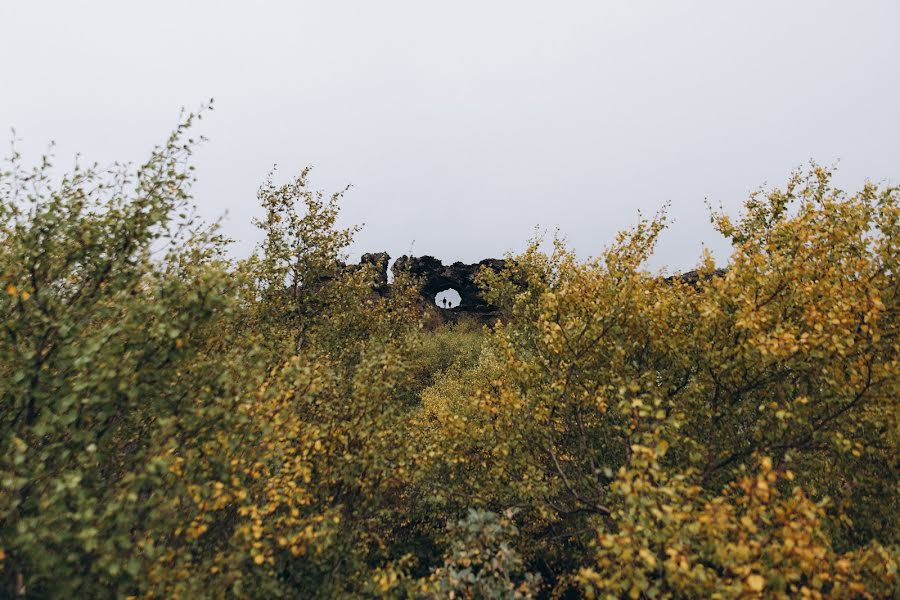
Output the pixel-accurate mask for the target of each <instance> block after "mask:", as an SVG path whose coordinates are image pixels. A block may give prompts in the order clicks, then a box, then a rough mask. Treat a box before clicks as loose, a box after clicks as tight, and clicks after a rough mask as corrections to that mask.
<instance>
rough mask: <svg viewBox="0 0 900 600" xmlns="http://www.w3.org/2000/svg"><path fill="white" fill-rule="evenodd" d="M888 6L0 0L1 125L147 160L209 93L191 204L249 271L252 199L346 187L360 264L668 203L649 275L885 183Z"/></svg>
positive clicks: (512, 241) (69, 146)
mask: <svg viewBox="0 0 900 600" xmlns="http://www.w3.org/2000/svg"><path fill="white" fill-rule="evenodd" d="M898 31H900V2H898V1H897V0H882V1H875V0H853V1H851V0H846V1H836V0H833V1H828V0H810V1H800V0H791V1H787V0H782V1H760V0H754V1H727V2H726V1H722V0H713V1H689V0H681V1H675V0H665V1H663V0H659V1H655V2H650V1H638V0H628V1H624V0H623V1H621V2H604V1H600V0H595V1H582V2H574V1H571V2H570V1H564V0H552V1H551V0H545V1H543V2H533V1H524V0H517V1H499V0H490V1H488V0H481V1H468V0H457V1H455V2H436V1H427V0H409V1H406V0H404V1H389V0H383V1H378V2H376V1H372V0H359V1H355V2H350V1H341V0H321V1H317V2H311V1H292V2H276V1H257V2H249V1H248V2H234V1H227V0H216V1H211V0H210V1H196V0H195V1H185V0H182V1H177V2H176V1H169V0H166V1H160V0H155V1H153V2H150V1H145V2H137V1H128V2H125V1H122V0H116V1H113V0H109V1H99V0H95V1H74V0H65V1H55V2H51V1H43V0H27V1H26V0H0V56H2V62H0V66H2V79H0V127H3V128H6V127H10V126H15V127H16V129H17V131H18V135H19V137H21V138H23V139H24V141H25V143H24V145H23V147H24V149H25V150H26V151H27V153H28V155H29V156H32V157H35V156H36V155H37V154H38V153H39V152H40V150H41V149H42V148H43V147H44V145H45V143H46V142H47V141H48V140H51V139H52V140H56V142H57V155H58V157H59V160H58V163H59V164H60V165H67V164H69V162H70V161H69V158H70V157H71V155H73V154H74V153H75V152H81V153H82V154H83V155H84V156H85V157H86V158H90V159H96V160H99V161H101V162H108V161H112V160H116V159H126V160H140V159H141V158H143V157H144V156H145V155H146V154H147V151H148V150H149V148H150V147H151V146H152V145H153V144H154V143H156V142H158V141H161V140H162V139H163V137H164V136H165V135H166V133H167V132H168V131H169V130H170V128H171V126H172V125H173V124H174V123H175V121H176V118H177V115H178V110H179V108H180V107H181V106H186V107H189V108H191V107H195V106H198V105H199V104H200V103H201V102H203V101H204V100H205V99H207V98H210V97H214V98H215V100H216V109H215V111H214V112H213V113H211V114H210V115H208V117H207V118H206V119H205V120H204V121H203V124H202V127H201V129H200V131H201V132H202V133H204V134H205V135H207V136H208V137H209V138H210V141H209V143H208V144H206V145H205V146H204V147H203V148H202V149H201V150H200V152H199V154H198V156H197V161H196V165H197V167H198V171H199V177H200V181H199V184H198V185H197V187H196V194H197V202H198V204H199V205H200V207H201V210H202V212H203V214H204V215H205V216H207V217H208V218H215V217H216V216H219V215H222V214H223V213H225V212H227V213H228V214H227V217H226V220H225V228H224V229H225V232H226V233H227V234H228V235H230V236H232V237H235V238H238V239H239V240H240V242H239V243H238V244H237V245H236V246H235V253H236V254H237V255H245V254H247V253H248V252H249V251H250V249H251V248H252V246H253V244H254V243H255V242H256V241H257V239H258V236H257V233H256V231H255V229H254V228H253V227H252V226H251V225H250V219H251V218H252V217H253V216H254V215H256V214H258V210H257V207H256V200H255V192H256V189H257V187H258V185H259V184H260V182H261V181H262V180H263V178H264V177H265V175H266V173H267V172H268V171H269V169H270V168H271V167H272V165H273V164H274V163H277V164H278V165H279V173H280V174H279V178H280V179H285V178H287V177H288V176H289V175H290V174H292V173H293V172H295V171H298V170H299V169H300V168H302V167H303V166H304V165H307V164H313V165H314V166H315V170H314V172H313V183H314V184H315V185H316V186H318V187H323V188H325V189H328V190H334V189H337V188H339V187H341V186H343V185H344V184H348V183H349V184H352V185H353V186H354V187H353V189H352V190H351V191H350V193H349V194H348V195H347V197H346V200H345V202H344V220H345V222H347V223H361V222H364V223H365V225H366V226H365V229H364V230H363V232H362V233H361V234H360V235H359V237H358V238H357V239H358V241H357V243H356V245H355V247H354V253H355V254H357V255H358V254H359V253H361V252H364V251H377V250H387V251H388V252H390V253H391V255H392V256H394V257H397V256H399V255H400V254H403V253H406V252H408V251H409V250H410V248H412V251H413V252H414V253H415V254H433V255H435V256H437V257H439V258H441V259H443V260H445V262H446V261H453V260H457V259H459V260H464V261H467V262H468V261H475V260H479V259H481V258H484V257H487V256H497V255H501V254H502V253H503V252H504V251H506V250H519V249H521V248H522V247H523V245H524V243H525V241H526V240H527V239H528V237H529V236H530V235H531V234H532V232H533V231H534V227H535V226H536V225H539V226H541V227H543V228H548V229H551V230H552V229H553V228H555V227H559V228H560V230H561V231H562V233H563V234H565V236H566V237H567V238H568V240H569V241H570V242H571V243H572V245H573V246H574V247H575V248H576V249H577V250H578V251H579V252H580V253H581V254H583V255H590V254H594V253H596V252H597V251H598V250H599V249H600V248H601V247H602V246H603V245H604V244H606V243H607V242H608V241H609V240H610V239H611V238H612V236H613V235H614V233H615V232H616V231H617V230H618V229H621V228H623V227H627V226H628V225H629V224H631V223H633V222H634V221H635V218H636V215H637V211H638V210H639V209H640V210H642V211H643V212H644V213H645V214H647V213H652V212H654V211H655V210H656V209H657V208H658V207H660V206H661V205H662V204H664V203H665V202H667V201H671V203H672V207H671V211H670V213H671V216H672V217H673V218H674V219H675V223H674V225H673V226H672V228H671V229H670V231H669V232H668V233H667V234H666V236H665V238H664V239H663V241H662V243H661V245H660V248H659V254H658V257H657V258H656V259H655V260H654V263H653V266H654V267H659V266H662V265H670V267H671V269H672V270H680V269H683V268H688V267H690V266H691V265H693V264H695V263H696V261H697V258H698V256H699V253H700V250H701V243H702V242H706V244H707V246H708V247H710V248H711V249H712V250H713V251H714V252H715V254H716V256H717V258H718V259H720V260H724V259H725V258H726V251H725V250H726V249H725V246H724V245H723V242H722V241H721V240H720V239H718V238H717V237H716V236H715V235H714V234H713V232H712V230H711V228H710V225H709V220H708V216H707V211H706V207H705V205H704V200H705V199H707V198H708V199H709V200H710V201H712V202H713V203H714V204H719V203H722V204H724V205H725V206H726V207H730V208H732V209H733V208H736V207H737V206H738V205H739V204H740V202H741V201H742V200H743V198H744V197H745V196H746V195H747V193H748V192H749V191H750V190H752V189H755V188H757V187H759V186H760V185H763V184H766V183H768V184H780V183H781V182H783V181H784V180H785V179H786V178H787V176H788V174H789V172H790V171H791V170H792V169H793V168H795V167H798V166H801V165H803V164H805V163H807V162H808V161H809V160H810V159H815V160H817V161H819V162H821V163H825V164H833V163H835V162H836V161H839V176H838V182H839V183H840V184H841V185H843V186H845V187H847V188H856V187H858V186H859V185H860V184H861V183H862V182H863V181H864V180H865V179H866V178H868V179H872V180H876V181H892V182H894V183H896V182H898V180H900V34H898Z"/></svg>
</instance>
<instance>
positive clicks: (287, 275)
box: [0, 117, 900, 599]
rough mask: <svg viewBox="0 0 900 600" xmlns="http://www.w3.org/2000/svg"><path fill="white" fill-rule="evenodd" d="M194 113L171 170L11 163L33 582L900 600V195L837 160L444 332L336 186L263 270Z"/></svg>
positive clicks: (3, 189) (8, 408) (22, 553)
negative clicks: (202, 204)
mask: <svg viewBox="0 0 900 600" xmlns="http://www.w3.org/2000/svg"><path fill="white" fill-rule="evenodd" d="M192 119H193V117H191V118H188V119H187V120H186V121H185V122H184V123H183V124H182V125H181V126H180V127H179V128H178V129H177V130H176V131H175V132H174V133H173V135H172V136H171V137H170V138H169V139H168V140H167V142H166V143H165V144H163V145H162V146H161V147H160V148H158V149H157V150H156V151H154V152H153V154H152V155H151V156H150V158H149V159H148V160H147V162H146V163H145V164H143V165H140V166H115V167H113V168H110V169H101V168H99V167H96V166H92V167H88V168H85V167H77V168H75V169H73V170H72V171H71V172H70V173H68V174H67V175H65V176H63V177H57V176H55V175H54V174H53V172H52V170H51V166H50V165H49V163H48V162H46V161H45V162H43V163H42V164H38V165H37V166H35V167H34V168H26V167H25V166H24V165H23V164H22V160H21V159H20V158H19V157H18V155H16V154H15V153H13V155H12V156H11V157H10V159H9V160H8V162H7V163H6V166H5V167H4V170H3V172H2V174H0V279H2V287H3V289H2V294H0V296H2V298H0V324H2V327H0V398H2V411H0V446H2V451H0V596H2V597H24V598H57V597H76V598H81V597H84V598H104V597H148V598H151V597H152V598H155V597H165V598H168V597H178V598H203V597H210V598H225V597H235V598H273V597H287V598H307V597H321V598H332V597H382V596H387V597H396V598H545V597H546V598H549V597H566V598H569V597H589V598H635V599H638V598H707V597H718V598H752V597H761V598H892V597H897V596H898V594H900V583H898V577H897V562H898V559H900V551H898V549H900V545H898V544H900V528H898V521H897V515H898V514H900V500H898V498H900V479H898V466H900V465H898V457H900V450H898V442H900V411H898V398H900V362H898V361H900V337H898V334H900V331H898V327H900V323H898V320H897V317H898V311H900V298H898V291H900V288H898V280H897V265H898V248H900V244H898V240H900V204H898V200H900V189H898V188H893V187H884V186H881V187H879V186H875V185H866V186H865V187H864V188H863V189H862V190H860V191H858V192H857V193H855V194H848V193H845V192H842V191H840V190H838V189H835V188H834V187H833V185H832V183H831V173H830V172H828V171H827V170H826V169H823V168H821V167H818V166H812V167H810V168H809V169H808V171H805V172H798V173H795V174H794V175H792V176H791V177H790V179H789V180H788V183H787V185H786V186H784V187H782V188H778V189H772V190H765V191H760V192H759V193H757V194H754V195H753V196H751V198H750V199H748V200H747V202H746V203H745V205H744V209H743V211H742V212H741V214H739V215H726V214H723V213H718V212H713V214H712V219H713V223H714V225H715V227H716V229H717V230H718V231H719V232H720V233H721V234H722V235H724V236H725V237H726V238H728V239H729V241H730V242H731V244H732V253H731V255H730V257H729V258H728V260H727V262H726V263H722V264H716V263H715V262H714V261H713V259H712V258H711V257H710V256H703V257H700V260H699V262H698V264H697V273H696V277H692V278H680V277H666V276H665V274H661V273H653V272H650V271H649V270H648V269H647V267H646V263H647V259H648V258H649V257H650V256H651V255H652V253H653V250H654V246H655V243H656V241H657V239H658V238H659V236H660V235H662V234H663V233H664V231H665V226H666V218H665V214H664V212H663V213H660V214H659V215H657V216H656V217H654V218H652V219H648V220H643V221H640V222H638V223H637V224H636V225H635V226H634V227H633V228H632V229H630V230H628V231H625V232H623V233H621V234H620V235H619V236H618V237H617V238H616V239H615V240H613V241H612V243H611V244H610V245H609V246H608V247H607V248H605V249H603V250H602V251H601V252H600V253H599V254H598V255H597V256H596V257H595V258H591V259H588V260H583V259H581V258H579V257H578V256H576V255H575V254H574V253H573V252H572V251H570V250H569V249H567V248H566V246H565V244H563V243H562V242H559V241H556V242H553V243H552V245H551V246H552V247H551V248H550V249H549V251H546V250H544V248H545V244H542V243H541V241H540V240H538V241H535V242H534V243H533V244H531V245H530V246H529V248H528V249H527V250H526V251H525V252H524V253H522V254H520V255H518V256H511V257H509V260H508V261H507V267H506V269H505V270H504V271H503V272H500V273H495V272H494V271H490V270H486V271H484V272H483V273H482V274H481V276H480V285H481V286H482V289H483V290H484V292H483V293H484V296H485V298H487V299H488V300H489V301H490V302H491V303H492V304H494V305H496V306H498V307H499V308H500V311H501V314H502V317H501V318H500V320H499V321H497V323H496V324H494V325H493V326H491V327H485V328H484V329H482V328H480V327H478V326H473V325H471V324H468V325H466V324H459V325H455V326H440V327H436V326H433V322H434V319H433V318H432V319H430V318H429V317H428V315H427V309H426V308H424V307H423V306H422V303H421V301H420V299H419V295H418V293H417V287H416V286H417V282H416V281H415V280H414V279H412V278H409V277H404V276H402V275H400V276H398V277H397V278H396V279H395V281H394V282H393V284H392V287H391V293H390V294H389V295H387V296H382V295H378V294H374V293H373V292H372V280H373V279H372V278H373V275H374V274H373V273H370V272H368V271H366V270H365V269H348V268H346V267H345V266H344V263H343V262H342V261H343V260H344V258H345V256H344V253H345V249H346V248H347V246H348V245H349V244H350V243H351V241H352V239H353V234H354V232H355V230H353V229H341V228H339V227H338V226H337V225H336V223H337V216H338V209H339V201H340V197H341V194H340V193H338V194H334V195H326V194H323V193H321V192H318V191H315V190H314V189H311V188H310V186H309V183H308V176H309V173H308V171H304V172H303V173H302V174H300V175H299V176H298V177H296V178H294V179H292V180H291V181H289V182H288V183H287V184H284V185H279V184H276V183H274V182H273V181H272V180H271V179H270V180H268V181H267V182H266V183H265V184H264V185H263V186H262V187H261V189H260V193H259V201H260V203H261V205H262V209H263V217H262V218H260V220H259V222H258V223H257V225H258V226H259V227H260V229H261V230H262V232H263V234H264V241H263V242H262V243H261V244H260V246H259V248H258V249H257V251H256V252H255V253H254V255H253V256H251V257H249V258H247V259H244V260H239V261H236V260H233V259H231V258H229V255H228V253H227V246H228V241H227V240H225V239H223V238H222V237H221V236H220V235H219V234H218V233H217V230H216V228H215V227H209V226H205V225H203V224H202V223H199V222H198V221H197V220H196V219H195V218H194V217H193V213H192V209H191V207H192V204H191V192H190V186H191V183H192V181H193V179H192V175H191V170H190V155H191V152H192V150H193V148H194V142H193V141H192V140H190V139H188V137H187V136H188V135H189V131H190V125H191V121H192Z"/></svg>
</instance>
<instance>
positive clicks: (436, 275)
mask: <svg viewBox="0 0 900 600" xmlns="http://www.w3.org/2000/svg"><path fill="white" fill-rule="evenodd" d="M504 265H505V262H504V261H503V260H500V259H496V258H487V259H485V260H482V261H481V262H477V263H474V264H469V265H467V264H465V263H462V262H455V263H453V264H451V265H444V264H443V263H442V262H441V261H440V260H438V259H436V258H435V257H433V256H401V257H400V258H398V259H397V262H395V263H394V266H393V269H392V271H393V273H394V275H397V274H398V273H401V272H406V273H410V274H411V275H412V276H413V277H415V278H417V279H418V280H419V281H420V282H421V285H422V287H421V293H422V296H423V297H424V298H425V299H426V300H427V301H428V302H430V303H432V304H434V302H435V298H436V297H437V295H438V294H439V293H440V292H443V291H444V290H447V289H454V290H456V291H457V292H458V293H459V296H460V303H459V305H458V306H454V307H453V308H452V309H449V310H452V311H455V312H457V313H471V314H476V315H487V314H493V313H494V312H496V310H497V309H496V307H494V306H491V305H490V304H488V303H487V302H485V300H484V299H483V298H482V297H481V291H480V290H479V289H478V284H476V283H475V278H476V277H477V275H478V272H479V271H480V270H481V269H482V268H485V267H486V268H488V269H492V270H494V271H500V270H502V269H503V267H504Z"/></svg>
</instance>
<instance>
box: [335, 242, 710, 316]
mask: <svg viewBox="0 0 900 600" xmlns="http://www.w3.org/2000/svg"><path fill="white" fill-rule="evenodd" d="M390 259H391V257H390V256H389V255H388V253H387V252H375V253H369V254H363V255H362V257H361V259H360V262H359V264H357V265H348V267H347V268H348V269H359V268H362V267H364V266H366V267H369V272H370V273H372V290H373V291H374V292H375V293H377V294H379V295H382V296H384V295H387V294H389V293H390V284H389V283H388V264H389V263H390ZM505 266H506V261H505V260H502V259H497V258H486V259H484V260H482V261H480V262H477V263H473V264H466V263H462V262H455V263H453V264H450V265H445V264H444V263H443V262H441V261H440V260H439V259H437V258H435V257H433V256H401V257H400V258H398V259H397V260H396V262H395V263H394V265H393V267H392V268H391V272H392V273H393V274H394V276H397V275H398V274H400V273H409V274H411V275H412V276H413V277H415V278H416V279H417V280H418V281H419V282H420V285H421V287H420V294H421V296H422V301H423V304H425V305H427V306H430V307H432V308H435V309H437V308H438V307H437V306H436V303H435V299H436V298H437V295H438V294H439V293H441V292H443V291H445V290H448V289H454V290H456V291H457V293H459V296H460V303H459V305H457V306H454V307H453V308H449V309H445V310H438V311H437V312H438V313H440V314H441V315H443V316H444V317H445V318H446V319H447V320H456V319H457V318H458V317H460V316H462V315H471V316H472V317H475V318H477V319H479V320H482V321H484V322H490V321H491V320H493V319H494V318H496V317H497V315H498V312H497V311H498V309H497V307H496V306H491V305H490V304H488V302H486V301H485V300H484V298H483V297H482V296H481V290H480V289H479V288H478V284H476V283H475V279H476V277H477V276H478V273H479V272H480V271H481V269H482V268H488V269H492V270H493V271H495V272H499V271H501V270H503V268H504V267H505ZM724 275H725V271H724V270H723V269H716V270H715V271H714V272H712V273H704V274H701V273H700V272H698V271H688V272H686V273H682V274H680V275H672V276H671V277H666V279H665V281H666V282H669V283H674V282H675V281H682V282H684V283H687V284H688V285H690V286H693V287H695V288H699V287H700V286H701V284H702V283H703V282H704V281H706V280H708V279H710V278H713V277H722V276H724Z"/></svg>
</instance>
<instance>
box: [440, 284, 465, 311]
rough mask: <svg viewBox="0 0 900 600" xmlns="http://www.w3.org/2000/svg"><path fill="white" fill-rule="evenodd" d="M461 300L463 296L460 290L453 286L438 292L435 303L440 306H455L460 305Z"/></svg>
mask: <svg viewBox="0 0 900 600" xmlns="http://www.w3.org/2000/svg"><path fill="white" fill-rule="evenodd" d="M461 301H462V298H461V297H460V295H459V292H457V291H456V290H454V289H453V288H449V289H446V290H444V291H443V292H438V293H437V296H435V297H434V303H435V304H437V305H438V308H453V307H454V306H459V303H460V302H461Z"/></svg>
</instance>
